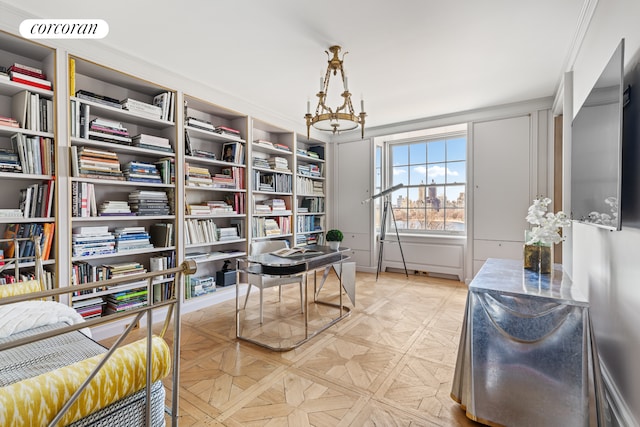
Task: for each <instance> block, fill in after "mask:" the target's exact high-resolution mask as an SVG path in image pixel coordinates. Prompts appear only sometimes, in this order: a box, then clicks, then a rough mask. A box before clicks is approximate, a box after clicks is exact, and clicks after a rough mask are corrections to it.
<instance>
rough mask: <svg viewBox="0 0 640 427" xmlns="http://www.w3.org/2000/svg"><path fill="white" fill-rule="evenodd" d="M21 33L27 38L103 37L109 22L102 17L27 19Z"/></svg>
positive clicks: (107, 29)
mask: <svg viewBox="0 0 640 427" xmlns="http://www.w3.org/2000/svg"><path fill="white" fill-rule="evenodd" d="M20 34H21V35H22V37H24V38H27V39H102V38H105V37H106V36H107V34H109V24H107V23H106V22H105V21H104V20H102V19H25V20H24V21H22V23H20Z"/></svg>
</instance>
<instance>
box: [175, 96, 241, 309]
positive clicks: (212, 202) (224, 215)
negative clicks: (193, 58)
mask: <svg viewBox="0 0 640 427" xmlns="http://www.w3.org/2000/svg"><path fill="white" fill-rule="evenodd" d="M247 134H248V119H247V117H246V116H244V115H241V114H238V113H236V112H234V111H231V110H228V109H225V108H222V107H219V106H217V105H215V104H212V103H209V102H206V101H203V100H201V99H199V98H197V97H194V96H189V95H185V96H184V162H185V179H184V194H185V197H184V200H185V204H184V209H185V212H184V254H185V255H184V256H185V258H187V259H193V260H195V261H196V263H197V265H198V271H197V272H196V273H195V274H194V275H193V276H187V277H185V298H186V299H187V300H193V299H194V298H196V297H198V298H200V297H205V296H207V295H210V294H212V293H215V292H220V290H221V288H225V287H229V286H231V285H233V283H230V281H228V280H227V281H225V279H224V278H223V275H222V274H219V273H220V272H222V271H223V270H224V269H225V268H227V269H229V270H233V269H235V259H236V258H238V257H240V256H245V255H246V254H247V182H246V181H247V168H246V158H247V147H246V139H247ZM233 276H234V278H235V275H233ZM229 289H230V288H229ZM214 296H215V295H214Z"/></svg>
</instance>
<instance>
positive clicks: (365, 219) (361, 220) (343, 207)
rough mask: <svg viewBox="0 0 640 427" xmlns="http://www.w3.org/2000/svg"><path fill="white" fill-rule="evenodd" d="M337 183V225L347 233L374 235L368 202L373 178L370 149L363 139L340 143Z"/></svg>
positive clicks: (338, 148)
mask: <svg viewBox="0 0 640 427" xmlns="http://www.w3.org/2000/svg"><path fill="white" fill-rule="evenodd" d="M336 149H337V156H336V159H337V169H336V171H337V173H336V175H337V179H336V185H335V194H336V214H337V227H338V228H339V229H341V230H342V231H343V232H345V233H364V234H369V235H370V234H371V222H370V215H369V209H370V206H369V204H367V203H364V204H363V203H362V201H363V200H366V199H367V198H369V194H370V193H369V186H370V185H371V184H370V181H371V169H370V167H371V166H370V163H371V162H370V148H369V144H368V143H366V142H362V141H356V142H347V143H340V144H338V145H337V148H336Z"/></svg>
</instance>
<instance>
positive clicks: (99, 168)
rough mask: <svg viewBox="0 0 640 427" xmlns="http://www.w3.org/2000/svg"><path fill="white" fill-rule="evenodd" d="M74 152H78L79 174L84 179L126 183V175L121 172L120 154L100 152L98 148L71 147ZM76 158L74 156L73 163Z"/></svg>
mask: <svg viewBox="0 0 640 427" xmlns="http://www.w3.org/2000/svg"><path fill="white" fill-rule="evenodd" d="M71 150H72V152H77V165H73V164H72V167H73V168H74V169H75V166H77V174H76V175H75V176H79V177H82V178H99V179H104V178H106V179H111V180H117V181H124V180H125V178H124V175H123V174H122V171H121V170H120V161H119V160H118V154H116V153H115V152H113V151H106V150H99V149H97V148H89V147H80V149H79V150H78V147H77V146H75V145H74V146H72V147H71ZM75 158H76V156H72V161H73V160H75Z"/></svg>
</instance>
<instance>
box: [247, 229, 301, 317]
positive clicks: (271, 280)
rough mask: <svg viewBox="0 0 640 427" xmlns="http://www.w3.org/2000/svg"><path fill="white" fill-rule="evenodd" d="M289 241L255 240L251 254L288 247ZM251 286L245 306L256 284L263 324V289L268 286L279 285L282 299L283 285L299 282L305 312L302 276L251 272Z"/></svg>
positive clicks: (279, 298)
mask: <svg viewBox="0 0 640 427" xmlns="http://www.w3.org/2000/svg"><path fill="white" fill-rule="evenodd" d="M287 246H288V245H287V242H286V241H285V240H271V241H263V242H254V243H252V244H251V250H250V253H251V255H259V254H264V253H269V252H273V251H277V250H278V249H282V248H286V247H287ZM248 279H249V288H248V289H247V295H246V297H245V298H244V307H243V308H246V307H247V301H249V293H251V287H252V286H255V287H256V288H258V289H259V290H260V324H262V320H263V297H262V291H263V290H264V289H266V288H272V287H274V286H278V287H279V289H278V301H280V300H281V299H282V285H288V284H291V283H298V285H299V286H300V311H301V312H302V313H304V295H303V292H304V290H303V288H304V285H303V283H302V280H303V277H302V276H293V277H265V276H261V275H259V274H249V275H248Z"/></svg>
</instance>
